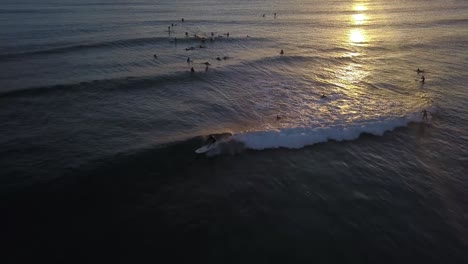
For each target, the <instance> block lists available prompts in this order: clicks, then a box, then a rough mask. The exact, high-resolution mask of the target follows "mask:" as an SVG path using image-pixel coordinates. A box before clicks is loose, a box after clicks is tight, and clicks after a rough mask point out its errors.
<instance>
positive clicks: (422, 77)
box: [421, 75, 426, 83]
mask: <svg viewBox="0 0 468 264" xmlns="http://www.w3.org/2000/svg"><path fill="white" fill-rule="evenodd" d="M425 80H426V78H424V75H423V76H421V82H422V83H424V81H425Z"/></svg>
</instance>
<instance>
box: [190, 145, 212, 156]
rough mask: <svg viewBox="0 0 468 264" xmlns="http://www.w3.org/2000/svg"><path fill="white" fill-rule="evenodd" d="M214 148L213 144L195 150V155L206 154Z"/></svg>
mask: <svg viewBox="0 0 468 264" xmlns="http://www.w3.org/2000/svg"><path fill="white" fill-rule="evenodd" d="M213 146H214V144H211V145H207V146H203V147H201V148H199V149H197V150H195V153H197V154H202V153H206V152H208V151H209V150H210V149H212V148H213Z"/></svg>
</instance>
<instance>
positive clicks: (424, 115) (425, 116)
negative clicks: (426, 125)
mask: <svg viewBox="0 0 468 264" xmlns="http://www.w3.org/2000/svg"><path fill="white" fill-rule="evenodd" d="M421 113H422V115H423V120H426V121H427V110H426V109H424V110H422V111H421Z"/></svg>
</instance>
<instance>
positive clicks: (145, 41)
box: [0, 35, 263, 60]
mask: <svg viewBox="0 0 468 264" xmlns="http://www.w3.org/2000/svg"><path fill="white" fill-rule="evenodd" d="M200 36H202V35H200ZM206 38H207V40H206V42H209V41H210V40H209V37H206ZM259 40H263V39H261V38H253V37H249V38H247V37H245V38H236V37H230V38H227V37H215V38H214V41H215V42H230V43H232V42H246V41H259ZM200 42H201V40H199V39H194V38H193V37H191V38H185V37H179V38H177V43H200ZM161 43H174V37H150V38H132V39H120V40H113V41H103V42H97V43H89V44H77V45H69V46H63V47H56V48H50V49H39V50H34V51H28V52H20V53H5V54H0V59H2V60H7V59H17V58H22V57H29V56H36V55H50V54H63V53H70V52H79V51H83V50H88V49H101V48H131V47H136V46H144V45H156V44H161Z"/></svg>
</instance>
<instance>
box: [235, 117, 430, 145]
mask: <svg viewBox="0 0 468 264" xmlns="http://www.w3.org/2000/svg"><path fill="white" fill-rule="evenodd" d="M420 121H422V118H421V115H420V113H413V114H411V115H409V116H403V117H394V118H382V119H380V120H369V121H361V122H354V123H351V124H344V123H343V124H336V125H331V126H327V127H297V128H286V129H280V130H268V131H255V132H246V133H241V134H236V135H234V136H233V137H232V138H231V140H234V141H237V142H241V143H242V144H243V145H244V147H245V148H249V149H255V150H262V149H270V148H292V149H297V148H302V147H304V146H309V145H313V144H317V143H322V142H327V141H329V140H336V141H345V140H354V139H357V138H358V137H359V136H360V135H361V134H363V133H368V134H372V135H376V136H382V135H383V134H384V133H385V132H386V131H391V130H393V129H395V128H397V127H404V126H407V125H408V124H409V123H410V122H420Z"/></svg>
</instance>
